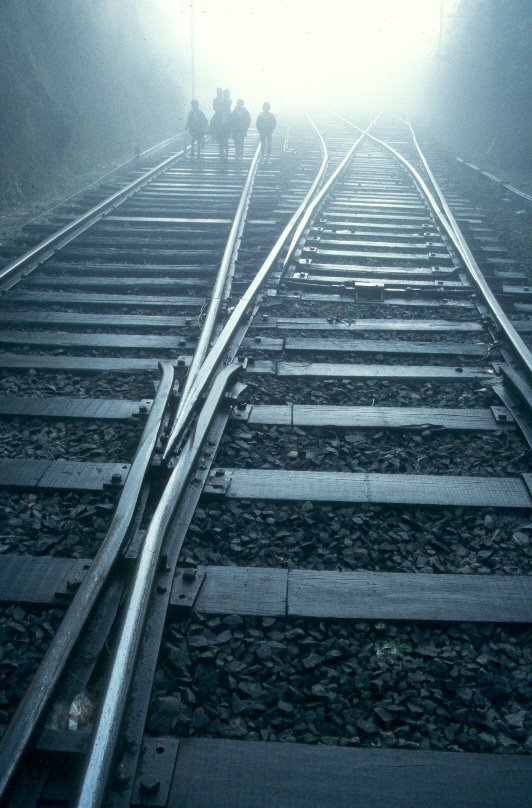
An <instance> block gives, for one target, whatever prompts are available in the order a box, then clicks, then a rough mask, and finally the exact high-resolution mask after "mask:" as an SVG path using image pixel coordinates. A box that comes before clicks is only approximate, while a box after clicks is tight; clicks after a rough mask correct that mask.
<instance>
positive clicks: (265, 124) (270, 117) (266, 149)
mask: <svg viewBox="0 0 532 808" xmlns="http://www.w3.org/2000/svg"><path fill="white" fill-rule="evenodd" d="M256 126H257V130H258V132H259V135H260V145H261V152H262V159H263V160H267V159H268V158H269V156H270V154H271V150H272V132H273V130H274V129H275V127H276V126H277V120H276V118H275V115H274V114H273V113H272V112H270V105H269V103H268V102H267V101H265V102H264V104H263V105H262V112H261V113H260V114H259V117H258V118H257V123H256Z"/></svg>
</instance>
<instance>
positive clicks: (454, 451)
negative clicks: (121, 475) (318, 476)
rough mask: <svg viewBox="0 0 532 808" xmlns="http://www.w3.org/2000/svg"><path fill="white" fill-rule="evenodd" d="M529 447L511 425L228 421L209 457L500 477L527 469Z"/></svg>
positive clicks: (275, 465) (253, 463)
mask: <svg viewBox="0 0 532 808" xmlns="http://www.w3.org/2000/svg"><path fill="white" fill-rule="evenodd" d="M530 455H531V452H530V450H529V449H528V446H527V445H526V444H525V443H524V442H523V441H522V439H521V438H520V435H519V433H518V432H517V430H515V431H514V430H512V431H509V430H508V431H505V432H503V431H501V432H495V433H490V432H488V433H480V434H479V433H477V434H475V433H462V434H458V435H457V434H454V435H453V434H452V433H449V432H445V433H441V432H439V431H438V429H437V427H435V428H433V429H431V428H430V427H428V428H426V429H423V428H421V429H419V430H411V431H410V433H407V434H405V433H404V432H403V433H401V432H398V431H395V432H394V431H384V430H367V429H366V430H361V429H360V430H356V429H338V430H335V429H317V428H314V429H300V428H299V427H282V426H260V425H257V426H256V427H253V428H248V427H245V426H240V427H239V426H233V427H232V428H231V429H230V431H229V432H227V431H226V432H225V434H224V438H223V440H222V443H221V445H220V449H219V451H218V453H217V455H216V460H215V463H216V465H218V466H221V467H223V466H229V467H235V468H248V469H253V468H271V469H291V470H296V469H297V470H306V471H326V470H331V471H346V472H357V471H368V472H387V473H407V474H408V473H410V474H467V475H479V476H486V477H506V476H509V475H515V474H520V473H523V472H527V471H528V470H529V468H530V461H531V460H532V458H531V456H530Z"/></svg>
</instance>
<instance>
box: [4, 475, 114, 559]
mask: <svg viewBox="0 0 532 808" xmlns="http://www.w3.org/2000/svg"><path fill="white" fill-rule="evenodd" d="M118 495H119V492H118V493H117V494H115V493H114V492H113V493H111V492H109V493H99V492H98V493H80V492H61V493H57V494H56V493H52V492H45V491H36V492H33V491H21V492H18V491H15V492H14V491H9V490H6V489H4V490H2V489H0V524H1V525H2V528H1V535H0V554H7V553H16V554H18V555H50V556H61V557H65V558H93V557H94V556H95V555H96V553H97V551H98V549H99V547H100V544H101V543H102V540H103V539H104V538H105V535H106V533H107V530H108V529H109V526H110V524H111V520H112V517H113V514H114V510H115V507H116V502H117V496H118Z"/></svg>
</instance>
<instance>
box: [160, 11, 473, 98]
mask: <svg viewBox="0 0 532 808" xmlns="http://www.w3.org/2000/svg"><path fill="white" fill-rule="evenodd" d="M155 2H156V5H157V6H158V9H159V13H158V14H153V15H151V20H150V21H149V23H148V25H149V27H150V32H151V36H152V37H155V38H158V39H159V41H160V42H161V46H162V47H163V48H164V49H168V43H169V40H170V39H171V38H172V37H173V38H174V40H175V43H176V44H175V49H174V50H175V52H178V51H179V52H180V53H181V54H182V55H183V56H184V57H185V62H186V67H185V71H183V65H182V64H181V75H183V73H185V77H186V78H188V85H189V88H190V87H191V76H190V70H191V55H190V52H191V36H192V26H193V49H194V62H195V86H196V95H197V96H198V97H199V100H200V102H203V103H204V104H207V103H208V102H209V99H210V98H211V96H212V91H213V87H216V86H218V85H223V86H224V87H229V88H230V89H231V90H232V93H233V97H235V98H236V97H240V96H242V97H244V98H245V99H246V101H247V103H248V105H249V106H253V107H256V106H257V105H258V104H259V103H262V101H263V100H264V99H269V100H270V101H271V103H272V104H274V105H275V107H276V108H277V109H280V110H281V111H283V112H287V111H291V110H296V111H300V110H308V109H309V108H310V109H313V110H320V109H327V108H328V107H330V106H334V107H335V108H340V109H341V110H343V111H346V110H348V109H352V108H353V106H357V107H363V108H365V109H367V111H368V113H369V114H372V113H373V112H375V111H378V110H379V109H380V108H382V106H383V105H384V106H389V105H392V106H393V107H394V108H395V109H398V108H402V107H404V106H405V105H409V104H412V103H413V102H415V101H417V99H418V98H419V96H420V93H421V92H423V90H424V75H425V74H426V73H427V71H428V69H429V67H430V62H431V60H434V59H435V58H437V56H438V53H439V50H440V48H441V40H442V36H443V35H444V31H445V28H446V26H447V25H448V20H449V17H450V16H451V15H452V14H453V13H454V12H455V10H456V8H457V7H458V6H459V5H460V0H446V1H445V0H444V2H443V3H442V2H441V0H424V1H423V2H419V0H352V1H351V2H349V3H346V2H345V1H344V2H342V1H341V0H329V2H328V3H323V2H318V0H307V1H305V0H289V1H288V2H287V0H271V2H269V3H265V4H261V5H259V4H251V3H249V2H244V0H233V2H231V3H227V2H219V0H212V1H211V2H208V0H191V2H188V3H186V2H181V0H178V2H174V0H155ZM159 15H160V16H159ZM187 68H188V70H187ZM187 73H188V75H186V74H187Z"/></svg>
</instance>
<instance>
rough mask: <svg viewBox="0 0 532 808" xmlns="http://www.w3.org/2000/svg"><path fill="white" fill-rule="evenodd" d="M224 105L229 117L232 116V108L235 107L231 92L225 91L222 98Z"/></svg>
mask: <svg viewBox="0 0 532 808" xmlns="http://www.w3.org/2000/svg"><path fill="white" fill-rule="evenodd" d="M222 105H223V108H224V109H225V111H226V112H227V114H228V115H230V114H231V107H232V106H233V102H232V101H231V90H224V91H223V96H222Z"/></svg>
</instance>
